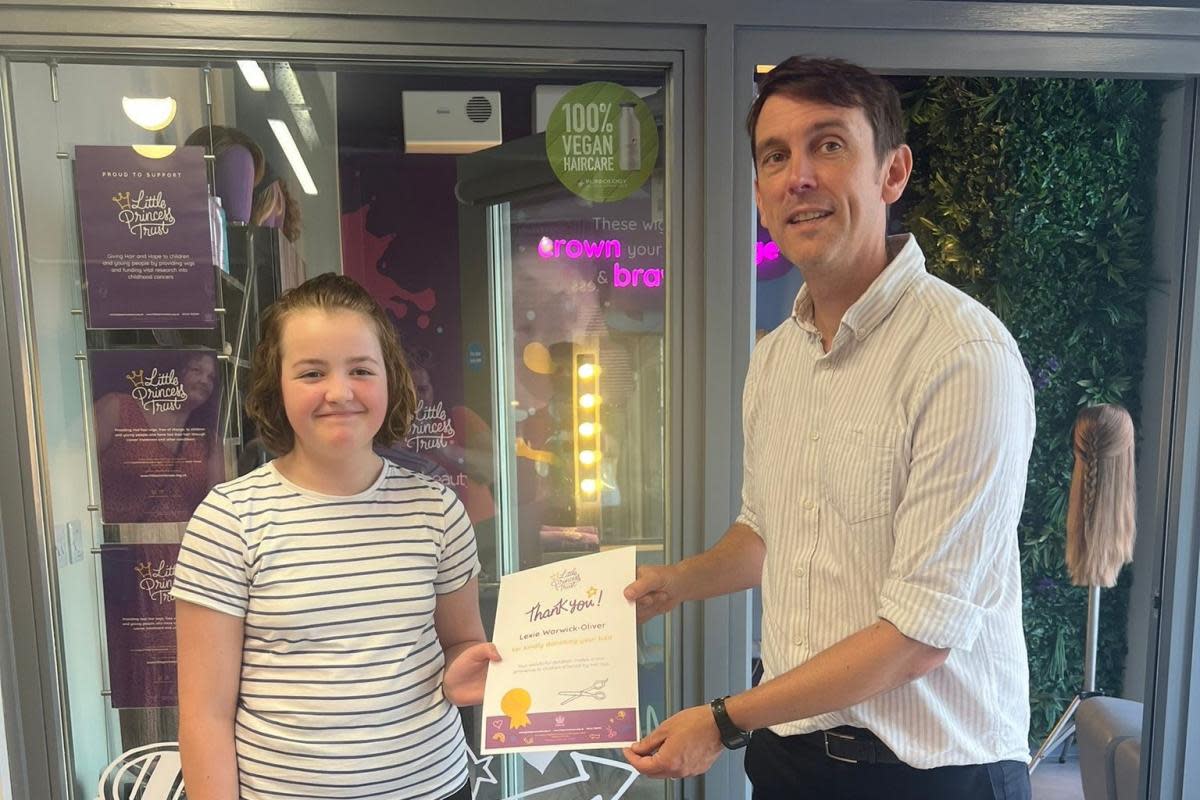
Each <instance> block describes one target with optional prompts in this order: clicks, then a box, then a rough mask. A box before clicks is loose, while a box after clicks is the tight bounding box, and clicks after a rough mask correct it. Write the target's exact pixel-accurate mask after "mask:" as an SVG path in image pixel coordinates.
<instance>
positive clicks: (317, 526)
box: [173, 461, 479, 800]
mask: <svg viewBox="0 0 1200 800" xmlns="http://www.w3.org/2000/svg"><path fill="white" fill-rule="evenodd" d="M384 465H385V466H384V468H383V469H382V470H381V471H380V475H379V478H378V479H377V480H376V481H375V483H374V485H372V486H371V487H370V488H369V489H367V490H366V491H364V492H362V493H361V494H357V495H352V496H349V497H335V496H329V495H322V494H317V493H316V492H311V491H308V490H306V489H303V488H301V487H299V486H296V485H295V484H293V483H290V482H288V481H287V480H285V479H284V478H283V477H282V476H281V475H280V474H279V472H278V471H277V470H276V469H275V466H274V464H267V465H265V466H263V467H260V468H259V469H256V470H255V471H253V472H251V473H249V474H247V475H244V476H242V477H240V478H238V479H236V480H233V481H230V482H228V483H224V484H221V485H219V486H217V487H216V488H215V489H213V490H212V492H211V493H210V494H209V495H208V497H207V498H206V499H205V501H204V502H203V503H202V504H201V505H200V507H199V508H197V509H196V513H195V516H193V517H192V521H191V522H190V523H189V524H188V528H187V533H186V535H185V536H184V538H183V544H182V546H181V548H180V551H179V563H178V565H177V566H176V569H175V586H174V591H173V595H174V597H175V599H176V600H186V601H187V602H189V603H195V604H197V605H201V606H204V607H206V608H210V609H214V610H217V611H220V612H223V613H226V614H231V615H233V616H237V617H242V618H243V619H244V620H245V642H244V644H243V649H242V671H241V686H240V691H239V697H238V708H237V715H236V727H235V731H234V736H235V744H236V749H237V758H238V773H239V779H240V782H241V799H242V800H280V799H281V798H318V797H319V798H343V799H344V800H348V799H349V798H364V799H365V798H372V799H373V800H385V799H386V800H401V798H403V800H414V799H416V798H421V799H424V798H429V799H430V800H440V798H444V797H446V796H447V795H450V794H452V793H453V792H454V791H455V790H457V789H458V788H459V787H461V786H462V785H463V784H464V783H465V782H466V780H467V759H466V742H465V740H464V737H463V731H462V724H461V722H460V719H459V715H458V711H457V709H455V708H454V706H452V705H451V704H450V703H449V702H447V700H446V698H445V697H444V696H443V694H442V668H443V665H444V658H443V654H442V648H441V645H440V644H439V643H438V639H437V634H436V632H435V631H434V627H433V612H434V605H435V594H445V593H447V592H452V591H454V590H456V589H459V588H461V587H462V586H464V585H465V584H466V583H467V581H469V580H470V579H471V577H472V576H473V575H475V574H477V573H478V571H479V560H478V558H477V556H476V552H475V533H474V531H473V530H472V529H471V523H470V521H469V520H468V519H467V515H466V512H465V511H464V509H463V507H462V504H461V503H459V501H458V499H457V498H456V497H455V496H454V494H453V492H451V491H450V490H448V489H446V488H445V487H444V486H442V485H441V484H439V483H437V482H435V481H431V480H429V479H427V478H424V477H422V476H420V475H417V474H416V473H413V472H410V471H408V470H405V469H402V468H401V467H398V466H396V465H395V464H393V463H391V462H388V461H385V462H384Z"/></svg>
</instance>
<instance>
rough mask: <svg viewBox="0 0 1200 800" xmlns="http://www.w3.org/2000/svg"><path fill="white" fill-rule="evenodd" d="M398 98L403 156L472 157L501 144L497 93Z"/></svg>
mask: <svg viewBox="0 0 1200 800" xmlns="http://www.w3.org/2000/svg"><path fill="white" fill-rule="evenodd" d="M401 95H402V98H401V102H402V104H403V110H404V152H406V153H474V152H475V151H476V150H483V149H485V148H488V147H495V146H496V145H498V144H500V143H501V142H502V141H503V138H502V136H501V131H500V93H499V92H401Z"/></svg>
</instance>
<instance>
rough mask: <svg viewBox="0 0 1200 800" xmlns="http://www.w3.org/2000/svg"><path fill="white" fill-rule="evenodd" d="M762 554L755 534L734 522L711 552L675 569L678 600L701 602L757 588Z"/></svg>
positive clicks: (685, 560) (761, 544)
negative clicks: (679, 596)
mask: <svg viewBox="0 0 1200 800" xmlns="http://www.w3.org/2000/svg"><path fill="white" fill-rule="evenodd" d="M766 552H767V550H766V545H765V544H764V543H763V540H762V538H761V537H760V536H759V535H758V534H757V533H755V532H754V531H753V530H752V529H751V528H749V527H747V526H746V525H742V524H741V523H737V522H735V523H734V524H733V525H731V526H729V530H727V531H725V535H724V536H722V537H721V539H720V541H718V542H717V543H716V544H715V545H713V546H712V547H711V548H709V549H708V550H705V551H704V552H703V553H700V554H699V555H695V556H692V557H691V558H687V559H684V560H683V561H680V562H679V563H678V564H677V565H676V566H675V569H676V570H677V571H678V574H679V576H680V582H679V586H680V587H681V589H682V595H683V596H682V598H681V599H682V600H705V599H707V598H709V597H719V596H721V595H724V594H729V593H730V592H738V591H741V590H743V589H752V588H754V587H755V586H758V585H759V584H760V583H762V567H763V559H764V557H765V556H766Z"/></svg>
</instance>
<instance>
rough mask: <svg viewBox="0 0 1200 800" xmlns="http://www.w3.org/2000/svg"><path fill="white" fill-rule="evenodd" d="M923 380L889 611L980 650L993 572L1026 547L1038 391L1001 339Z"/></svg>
mask: <svg viewBox="0 0 1200 800" xmlns="http://www.w3.org/2000/svg"><path fill="white" fill-rule="evenodd" d="M920 385H921V386H922V389H921V391H920V393H919V395H918V396H917V397H916V398H915V399H914V402H913V404H912V406H911V408H910V413H911V415H912V416H911V417H910V418H911V420H912V424H911V427H910V430H911V437H912V438H911V442H910V446H911V458H910V462H909V463H910V468H909V473H908V479H907V483H906V486H905V489H904V495H903V498H902V499H901V501H900V503H899V505H898V506H897V509H896V514H895V527H894V534H895V548H894V550H893V553H892V559H891V563H890V568H889V571H888V576H887V578H886V579H885V581H884V583H883V586H882V588H881V590H880V608H879V616H880V617H882V618H883V619H886V620H888V621H889V622H891V623H892V624H893V625H895V626H896V628H897V629H899V630H900V632H901V633H903V634H904V635H906V636H908V637H910V638H912V639H915V640H917V641H920V642H923V643H925V644H928V645H930V646H932V647H939V648H962V649H966V650H970V649H971V647H972V646H973V644H974V642H975V640H976V638H977V637H978V635H979V632H980V631H981V630H982V628H983V626H984V623H985V621H986V615H987V613H988V611H989V608H990V606H991V604H992V602H993V601H994V600H995V585H996V581H993V580H989V576H990V573H991V570H992V569H993V568H994V565H995V564H996V563H997V558H998V556H999V555H1000V553H1001V552H1003V551H1004V549H1006V548H1013V549H1015V548H1016V542H1015V541H1008V539H1012V538H1013V537H1014V533H1013V531H1015V530H1016V524H1017V520H1018V518H1019V517H1020V514H1021V508H1022V505H1023V503H1024V498H1025V478H1026V470H1027V468H1028V462H1029V453H1030V449H1031V447H1032V444H1033V432H1034V421H1035V417H1034V407H1033V389H1032V386H1031V385H1030V382H1029V375H1028V373H1027V371H1026V370H1025V367H1024V364H1023V363H1022V361H1021V359H1020V356H1019V355H1018V354H1017V353H1016V352H1015V350H1014V349H1013V348H1012V347H1010V346H1006V345H1004V344H1001V343H998V342H992V341H973V342H968V343H966V344H962V345H958V346H956V347H955V348H954V349H953V350H951V351H950V352H949V353H947V354H945V355H943V356H942V357H940V358H939V359H937V361H936V362H935V363H934V364H933V365H931V367H930V370H929V372H928V376H927V379H926V380H924V381H922V382H921V384H920Z"/></svg>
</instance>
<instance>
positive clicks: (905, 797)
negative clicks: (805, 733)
mask: <svg viewBox="0 0 1200 800" xmlns="http://www.w3.org/2000/svg"><path fill="white" fill-rule="evenodd" d="M746 775H747V776H749V778H750V783H752V784H753V785H754V800H807V798H812V799H813V800H877V799H879V800H1031V798H1032V792H1031V790H1030V788H1029V772H1028V769H1027V767H1026V766H1025V765H1024V764H1022V763H1021V762H1020V761H998V762H996V763H994V764H979V765H972V766H962V767H957V766H956V767H936V768H934V769H916V768H915V767H910V766H908V765H907V764H864V763H859V764H847V763H846V762H844V761H837V760H835V759H832V758H829V757H828V756H827V755H825V751H824V749H823V748H821V747H817V746H815V745H813V744H811V743H810V742H808V741H802V740H799V739H798V738H797V737H791V736H777V735H776V734H774V733H772V732H771V731H770V730H768V729H764V730H760V731H755V732H754V736H753V737H752V738H751V739H750V746H749V748H748V749H747V750H746Z"/></svg>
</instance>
